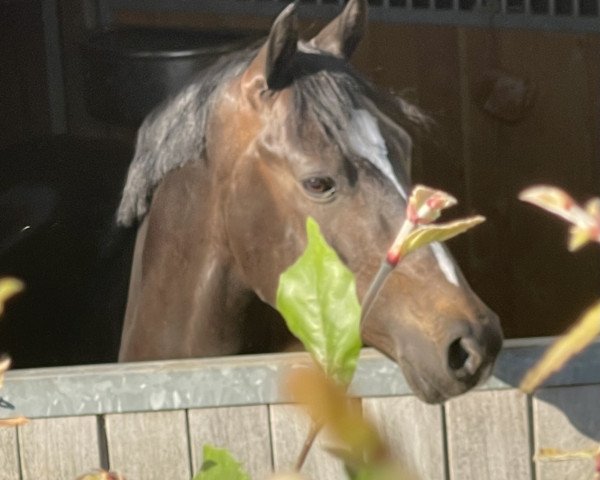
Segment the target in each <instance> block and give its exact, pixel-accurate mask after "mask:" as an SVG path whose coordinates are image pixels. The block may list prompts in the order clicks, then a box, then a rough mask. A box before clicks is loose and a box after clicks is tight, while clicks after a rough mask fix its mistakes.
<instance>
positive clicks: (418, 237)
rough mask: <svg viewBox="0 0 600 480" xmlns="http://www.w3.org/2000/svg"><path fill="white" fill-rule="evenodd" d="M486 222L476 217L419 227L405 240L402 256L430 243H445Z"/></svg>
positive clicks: (482, 218) (401, 250) (401, 251)
mask: <svg viewBox="0 0 600 480" xmlns="http://www.w3.org/2000/svg"><path fill="white" fill-rule="evenodd" d="M484 221H485V217H482V216H481V215H476V216H474V217H469V218H464V219H461V220H456V221H454V222H448V223H441V224H431V225H425V226H422V227H418V228H417V229H415V230H413V231H412V232H411V233H409V234H408V236H407V237H406V238H405V239H404V241H403V242H402V246H401V248H400V254H401V256H403V257H404V256H406V255H408V254H409V253H410V252H413V251H415V250H417V249H418V248H421V247H424V246H425V245H427V244H429V243H432V242H444V241H446V240H449V239H451V238H452V237H455V236H456V235H459V234H461V233H463V232H465V231H467V230H469V229H470V228H473V227H474V226H475V225H479V224H480V223H481V222H484Z"/></svg>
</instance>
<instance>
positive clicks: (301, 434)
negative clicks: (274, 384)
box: [271, 405, 348, 480]
mask: <svg viewBox="0 0 600 480" xmlns="http://www.w3.org/2000/svg"><path fill="white" fill-rule="evenodd" d="M309 426H310V423H309V419H308V417H307V416H306V415H305V414H304V412H302V411H301V410H300V409H299V408H298V407H297V406H294V405H272V406H271V439H272V440H271V441H272V445H273V463H274V464H275V465H274V466H275V470H276V471H289V470H291V469H292V467H293V466H294V463H295V462H296V459H297V457H298V454H299V453H300V451H301V450H302V445H303V444H304V440H305V439H306V435H307V433H308V429H309ZM326 444H327V440H326V439H325V438H324V434H323V432H322V433H321V434H319V436H318V437H317V441H316V442H315V444H314V445H313V447H312V449H311V451H310V453H309V454H308V457H307V458H306V463H305V464H304V467H303V468H302V473H303V474H305V475H306V477H307V478H315V479H316V478H318V479H323V480H337V479H340V480H342V479H346V478H348V477H347V476H346V475H345V473H344V467H343V464H342V462H341V461H340V460H338V459H336V458H334V457H333V456H332V455H330V454H329V453H327V452H326V451H325V450H323V446H324V445H326Z"/></svg>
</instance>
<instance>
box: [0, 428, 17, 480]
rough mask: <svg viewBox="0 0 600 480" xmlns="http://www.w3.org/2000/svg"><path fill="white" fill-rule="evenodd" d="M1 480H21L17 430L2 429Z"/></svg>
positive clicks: (0, 430) (0, 448) (0, 444)
mask: <svg viewBox="0 0 600 480" xmlns="http://www.w3.org/2000/svg"><path fill="white" fill-rule="evenodd" d="M0 480H21V477H20V475H19V451H18V448H17V429H16V428H0Z"/></svg>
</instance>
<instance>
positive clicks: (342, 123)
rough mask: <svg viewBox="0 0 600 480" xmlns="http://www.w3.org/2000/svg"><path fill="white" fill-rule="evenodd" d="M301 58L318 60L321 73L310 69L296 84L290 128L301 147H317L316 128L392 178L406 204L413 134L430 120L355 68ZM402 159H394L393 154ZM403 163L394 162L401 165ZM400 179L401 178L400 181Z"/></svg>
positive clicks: (346, 151) (345, 151) (344, 150)
mask: <svg viewBox="0 0 600 480" xmlns="http://www.w3.org/2000/svg"><path fill="white" fill-rule="evenodd" d="M303 57H304V58H305V59H306V61H310V60H311V57H315V58H319V60H318V66H317V68H313V69H312V70H311V68H310V67H308V68H307V70H308V72H309V74H306V71H304V72H303V69H302V66H300V67H298V70H299V71H300V72H301V73H300V75H298V77H297V78H296V79H295V80H294V82H293V84H292V87H291V88H293V89H294V95H293V102H294V105H293V108H294V110H295V112H294V113H295V115H293V116H292V122H293V125H292V129H293V130H295V131H296V132H298V133H297V134H296V138H297V139H298V141H299V142H300V143H301V147H302V146H307V147H308V148H310V145H314V144H315V141H316V139H315V138H312V137H311V135H312V136H314V132H315V128H314V125H317V129H316V130H317V131H320V132H321V135H322V137H323V139H324V140H323V141H325V142H329V143H331V142H333V143H334V144H335V145H336V146H337V147H338V149H339V150H340V151H341V152H342V154H343V155H344V156H346V157H347V158H349V159H352V158H357V157H358V158H360V160H361V161H366V162H368V163H369V164H370V165H371V166H372V167H375V169H376V170H378V171H379V172H380V173H381V174H382V175H383V176H384V177H386V178H387V179H389V180H390V181H391V182H392V184H393V185H394V186H395V188H396V189H397V190H398V191H399V193H400V194H401V195H402V196H403V197H404V198H405V199H406V198H407V193H406V189H407V187H408V182H409V177H410V157H411V151H412V137H411V134H410V133H409V131H410V130H418V129H421V128H422V127H426V126H427V124H428V122H429V119H428V117H427V116H426V115H424V114H423V113H422V112H421V111H420V110H419V109H418V108H417V107H415V106H414V105H412V104H410V103H408V102H407V101H405V100H404V99H402V98H400V97H396V96H392V95H391V94H387V93H385V92H382V91H380V90H378V89H376V88H375V87H374V86H373V85H371V83H370V82H368V81H367V80H365V79H363V78H362V77H361V76H360V75H359V74H358V73H356V72H355V71H354V70H353V69H352V68H351V67H349V66H348V65H347V64H345V63H340V62H339V60H338V59H335V58H330V61H331V63H332V66H333V68H329V69H328V68H326V67H324V65H326V63H327V61H328V60H329V58H328V57H327V56H324V55H320V56H319V55H315V54H313V53H312V52H305V55H303ZM390 149H393V150H394V151H395V152H396V153H398V154H399V157H400V158H398V156H394V157H393V158H390V155H389V150H390ZM398 161H399V164H396V163H393V162H398ZM398 174H399V178H398Z"/></svg>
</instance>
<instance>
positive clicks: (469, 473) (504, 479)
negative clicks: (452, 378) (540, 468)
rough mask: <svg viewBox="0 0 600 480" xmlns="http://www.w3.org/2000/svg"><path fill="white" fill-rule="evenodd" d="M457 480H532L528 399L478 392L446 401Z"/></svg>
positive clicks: (451, 464)
mask: <svg viewBox="0 0 600 480" xmlns="http://www.w3.org/2000/svg"><path fill="white" fill-rule="evenodd" d="M445 408H446V422H447V423H446V425H447V437H448V460H449V469H450V475H449V478H450V479H451V480H482V479H485V480H529V479H530V478H531V460H530V459H531V452H530V451H529V450H530V449H529V431H528V423H529V422H528V418H527V397H526V396H525V395H524V394H523V393H521V392H519V391H517V390H505V391H493V390H492V391H487V392H472V393H470V394H468V395H465V396H463V397H459V398H457V399H454V400H450V401H449V402H447V403H446V406H445Z"/></svg>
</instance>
